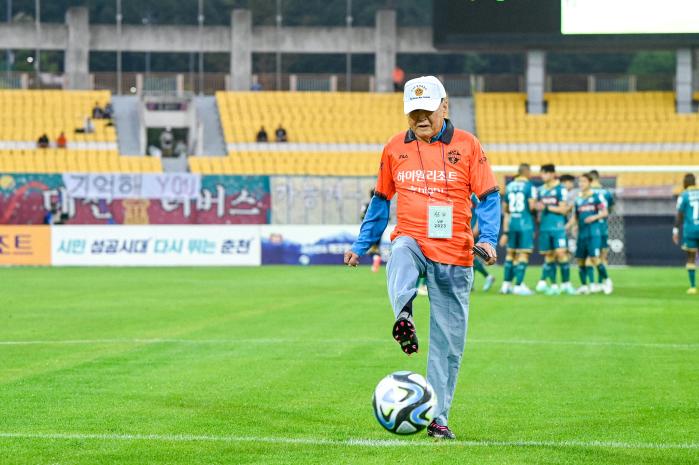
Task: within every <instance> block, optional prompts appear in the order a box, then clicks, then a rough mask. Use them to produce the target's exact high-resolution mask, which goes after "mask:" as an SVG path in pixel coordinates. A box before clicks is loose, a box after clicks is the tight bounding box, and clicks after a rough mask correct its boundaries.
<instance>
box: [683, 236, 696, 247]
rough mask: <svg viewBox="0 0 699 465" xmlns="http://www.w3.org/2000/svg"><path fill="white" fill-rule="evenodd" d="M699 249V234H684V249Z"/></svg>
mask: <svg viewBox="0 0 699 465" xmlns="http://www.w3.org/2000/svg"><path fill="white" fill-rule="evenodd" d="M697 249H699V235H695V234H692V235H690V236H686V235H684V234H682V250H697Z"/></svg>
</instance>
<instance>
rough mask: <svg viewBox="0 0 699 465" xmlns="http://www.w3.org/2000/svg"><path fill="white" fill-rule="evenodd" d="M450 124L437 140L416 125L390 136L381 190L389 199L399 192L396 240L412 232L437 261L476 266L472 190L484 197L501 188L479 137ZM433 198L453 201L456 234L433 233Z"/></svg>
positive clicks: (378, 189)
mask: <svg viewBox="0 0 699 465" xmlns="http://www.w3.org/2000/svg"><path fill="white" fill-rule="evenodd" d="M446 123H447V125H446V129H445V131H444V132H443V134H442V135H441V137H440V138H439V140H438V141H436V142H433V143H431V144H428V143H425V142H421V141H419V140H417V139H416V138H415V135H414V134H413V132H412V131H410V130H409V131H407V132H401V133H399V134H396V135H395V136H393V137H392V138H391V140H389V142H388V144H386V146H385V147H384V150H383V153H382V154H381V168H380V169H379V177H378V180H377V182H376V194H378V195H380V196H383V197H385V198H387V199H392V198H393V196H394V195H395V194H398V211H397V213H398V224H397V225H396V228H395V230H394V231H393V234H391V240H394V239H395V238H396V237H398V236H409V237H412V238H413V239H415V240H416V241H417V243H418V244H419V245H420V249H421V250H422V253H423V254H425V257H427V258H429V259H430V260H432V261H435V262H439V263H445V264H449V265H459V266H473V252H472V250H471V249H472V248H473V232H472V231H471V194H475V195H476V196H477V197H479V198H484V197H485V196H487V195H488V194H490V193H491V192H495V191H497V190H498V184H497V181H496V180H495V176H494V175H493V171H492V170H491V169H490V165H489V164H488V159H487V157H486V156H485V153H484V151H483V147H482V146H481V144H480V142H479V141H478V139H476V137H475V136H474V135H473V134H470V133H468V132H466V131H462V130H459V129H454V126H453V125H452V124H451V122H450V121H449V120H447V121H446ZM430 199H431V200H432V201H438V202H445V201H447V202H452V205H453V209H452V211H453V213H452V214H453V219H452V221H453V230H452V237H451V238H450V239H435V238H429V237H427V228H428V224H427V223H428V218H427V211H428V205H429V203H430Z"/></svg>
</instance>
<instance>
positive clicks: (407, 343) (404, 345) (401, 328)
mask: <svg viewBox="0 0 699 465" xmlns="http://www.w3.org/2000/svg"><path fill="white" fill-rule="evenodd" d="M393 339H395V340H396V341H398V344H400V347H401V349H403V352H405V353H406V354H408V355H412V354H414V353H416V352H417V349H418V344H417V332H416V331H415V325H414V324H413V317H412V316H411V315H410V314H409V313H408V312H400V313H399V314H398V318H397V319H396V322H395V324H394V325H393Z"/></svg>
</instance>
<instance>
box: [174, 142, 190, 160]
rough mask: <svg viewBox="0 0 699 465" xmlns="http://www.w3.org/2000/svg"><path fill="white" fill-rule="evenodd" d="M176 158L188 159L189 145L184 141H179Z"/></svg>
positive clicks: (176, 146)
mask: <svg viewBox="0 0 699 465" xmlns="http://www.w3.org/2000/svg"><path fill="white" fill-rule="evenodd" d="M175 156H176V157H182V156H184V157H186V156H187V144H185V143H184V141H183V140H178V141H177V143H176V144H175Z"/></svg>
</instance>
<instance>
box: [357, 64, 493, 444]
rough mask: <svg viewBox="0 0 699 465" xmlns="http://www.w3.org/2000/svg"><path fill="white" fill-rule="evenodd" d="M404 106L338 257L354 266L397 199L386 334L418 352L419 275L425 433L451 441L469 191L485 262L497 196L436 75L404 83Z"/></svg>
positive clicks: (465, 293)
mask: <svg viewBox="0 0 699 465" xmlns="http://www.w3.org/2000/svg"><path fill="white" fill-rule="evenodd" d="M403 109H404V112H405V114H406V115H408V125H409V127H410V129H409V130H408V131H406V132H403V133H399V134H397V135H395V136H393V137H392V138H391V139H390V140H389V142H388V144H387V145H386V146H385V147H384V150H383V154H382V155H381V166H380V168H379V175H378V180H377V183H376V189H375V194H374V197H373V198H372V200H371V203H370V204H369V208H368V211H367V213H366V215H365V217H364V221H363V222H362V226H361V230H360V233H359V238H358V239H357V242H355V243H354V244H353V246H352V249H351V250H348V251H347V252H346V253H345V257H344V258H345V263H346V264H347V265H349V266H356V265H357V263H358V261H359V257H360V256H361V255H362V254H364V253H366V251H367V250H368V249H369V247H370V246H371V244H374V243H375V242H376V241H377V240H378V239H379V238H380V237H381V235H382V234H383V231H384V229H385V228H386V225H387V224H388V218H389V207H390V201H391V198H392V197H393V196H394V195H395V194H398V224H397V225H396V228H395V230H394V232H393V234H392V236H391V240H392V246H391V258H390V260H389V262H388V268H387V278H388V295H389V299H390V302H391V306H392V307H393V312H394V315H395V317H396V321H395V323H394V325H393V338H394V339H395V340H396V341H397V342H398V344H400V347H401V349H402V350H403V352H405V353H406V354H408V355H411V354H413V353H415V352H417V351H418V339H417V334H416V330H415V324H414V320H413V308H412V302H413V299H415V296H416V295H417V281H418V278H419V277H421V276H424V277H425V278H426V279H427V288H428V291H429V296H430V331H429V334H430V345H429V354H428V359H427V380H428V381H429V382H430V384H431V385H432V387H433V388H434V390H435V393H436V395H437V401H438V404H437V411H436V412H435V419H434V421H433V422H432V423H431V424H430V425H429V427H428V429H427V433H428V435H429V436H432V437H435V438H444V439H454V438H455V436H454V434H453V433H452V431H451V430H450V429H449V427H448V426H447V420H448V417H449V409H450V407H451V403H452V399H453V396H454V390H455V388H456V380H457V377H458V374H459V367H460V365H461V356H462V354H463V350H464V345H465V343H466V327H467V322H468V305H469V294H470V292H471V287H472V284H473V259H474V257H473V248H474V244H473V242H474V241H473V233H472V232H471V227H470V225H471V195H472V194H475V195H476V196H477V197H478V198H479V199H480V204H479V205H478V207H477V209H476V214H477V217H478V223H479V225H480V240H479V243H478V244H477V245H478V246H480V248H481V249H482V250H483V251H484V252H485V254H486V261H487V263H488V264H489V265H490V264H493V263H495V259H496V255H495V243H496V241H497V236H498V232H499V229H500V194H499V192H498V185H497V182H496V180H495V177H494V176H493V172H492V171H491V169H490V166H489V165H488V160H487V158H486V156H485V153H484V152H483V148H482V147H481V144H480V143H479V142H478V140H477V139H476V138H475V137H474V136H473V135H472V134H469V133H468V132H465V131H461V130H459V129H455V128H454V126H453V125H452V123H451V121H449V120H448V119H446V115H447V111H448V104H447V101H446V92H445V91H444V87H443V86H442V84H441V83H440V82H439V80H438V79H437V78H435V77H433V76H427V77H420V78H416V79H412V80H410V81H408V82H407V83H406V84H405V88H404V94H403Z"/></svg>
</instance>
